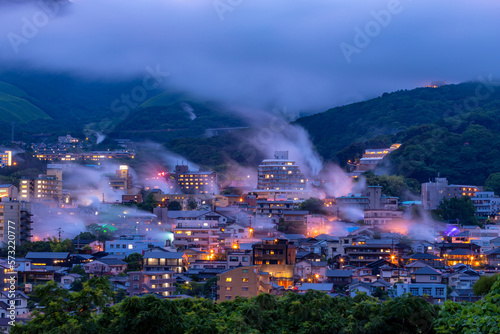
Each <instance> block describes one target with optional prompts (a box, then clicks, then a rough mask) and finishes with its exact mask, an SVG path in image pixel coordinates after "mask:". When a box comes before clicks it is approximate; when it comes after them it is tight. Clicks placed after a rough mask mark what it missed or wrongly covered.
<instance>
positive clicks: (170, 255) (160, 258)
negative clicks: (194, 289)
mask: <svg viewBox="0 0 500 334" xmlns="http://www.w3.org/2000/svg"><path fill="white" fill-rule="evenodd" d="M142 261H143V265H142V270H143V271H145V272H149V271H173V272H175V273H177V274H180V273H183V272H185V271H187V269H188V257H187V255H186V253H182V252H161V251H160V252H158V251H156V252H155V251H153V252H145V253H144V256H143V260H142Z"/></svg>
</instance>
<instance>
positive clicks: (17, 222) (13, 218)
mask: <svg viewBox="0 0 500 334" xmlns="http://www.w3.org/2000/svg"><path fill="white" fill-rule="evenodd" d="M31 216H33V215H32V214H31V203H27V202H17V201H12V202H3V201H2V202H0V240H1V241H2V242H3V244H4V245H7V244H8V243H9V240H14V241H15V242H16V244H17V245H21V244H23V243H25V242H27V241H31V237H32V235H31V231H32V230H33V228H32V227H31V224H32V220H31ZM9 226H10V228H9ZM9 231H10V232H9ZM9 235H10V237H9Z"/></svg>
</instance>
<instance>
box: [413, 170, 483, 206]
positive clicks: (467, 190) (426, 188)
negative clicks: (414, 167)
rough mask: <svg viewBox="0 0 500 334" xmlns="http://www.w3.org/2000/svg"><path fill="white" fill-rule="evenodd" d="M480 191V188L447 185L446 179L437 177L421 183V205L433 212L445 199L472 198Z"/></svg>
mask: <svg viewBox="0 0 500 334" xmlns="http://www.w3.org/2000/svg"><path fill="white" fill-rule="evenodd" d="M482 190H483V189H482V187H479V186H473V185H456V184H448V180H447V179H446V178H440V177H437V178H435V179H434V181H429V182H426V183H422V191H421V197H422V205H423V206H424V209H426V210H434V209H436V208H437V207H438V205H439V203H441V201H442V200H443V199H445V198H446V199H450V198H453V197H456V198H461V197H465V196H468V197H471V198H473V197H475V196H476V193H477V192H481V191H482Z"/></svg>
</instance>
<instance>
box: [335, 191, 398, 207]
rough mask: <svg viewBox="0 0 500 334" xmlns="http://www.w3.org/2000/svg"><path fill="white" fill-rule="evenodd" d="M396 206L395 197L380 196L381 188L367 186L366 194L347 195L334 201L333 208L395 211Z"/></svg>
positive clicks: (396, 200) (396, 199)
mask: <svg viewBox="0 0 500 334" xmlns="http://www.w3.org/2000/svg"><path fill="white" fill-rule="evenodd" d="M398 204H399V199H398V198H397V197H391V196H385V195H383V194H382V187H381V186H369V187H368V191H367V192H366V193H363V194H361V193H359V194H348V195H347V196H339V197H337V198H336V199H335V207H337V208H338V209H339V210H342V209H343V208H346V207H350V208H357V209H360V210H396V209H397V208H398Z"/></svg>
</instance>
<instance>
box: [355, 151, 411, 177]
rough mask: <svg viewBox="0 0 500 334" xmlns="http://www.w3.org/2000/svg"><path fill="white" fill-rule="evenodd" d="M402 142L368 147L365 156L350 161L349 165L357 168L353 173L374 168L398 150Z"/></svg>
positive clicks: (360, 172) (359, 173)
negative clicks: (383, 146)
mask: <svg viewBox="0 0 500 334" xmlns="http://www.w3.org/2000/svg"><path fill="white" fill-rule="evenodd" d="M400 147H401V144H392V145H391V147H389V148H379V149H366V150H365V153H364V154H363V157H362V158H361V159H359V161H355V162H351V161H349V166H351V167H353V168H355V170H354V171H353V174H354V175H355V176H357V175H361V174H363V173H364V172H366V171H369V170H373V169H375V167H377V164H378V163H379V162H380V161H382V159H384V158H385V157H386V156H387V155H388V154H389V153H391V152H392V151H395V150H397V149H398V148H400Z"/></svg>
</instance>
